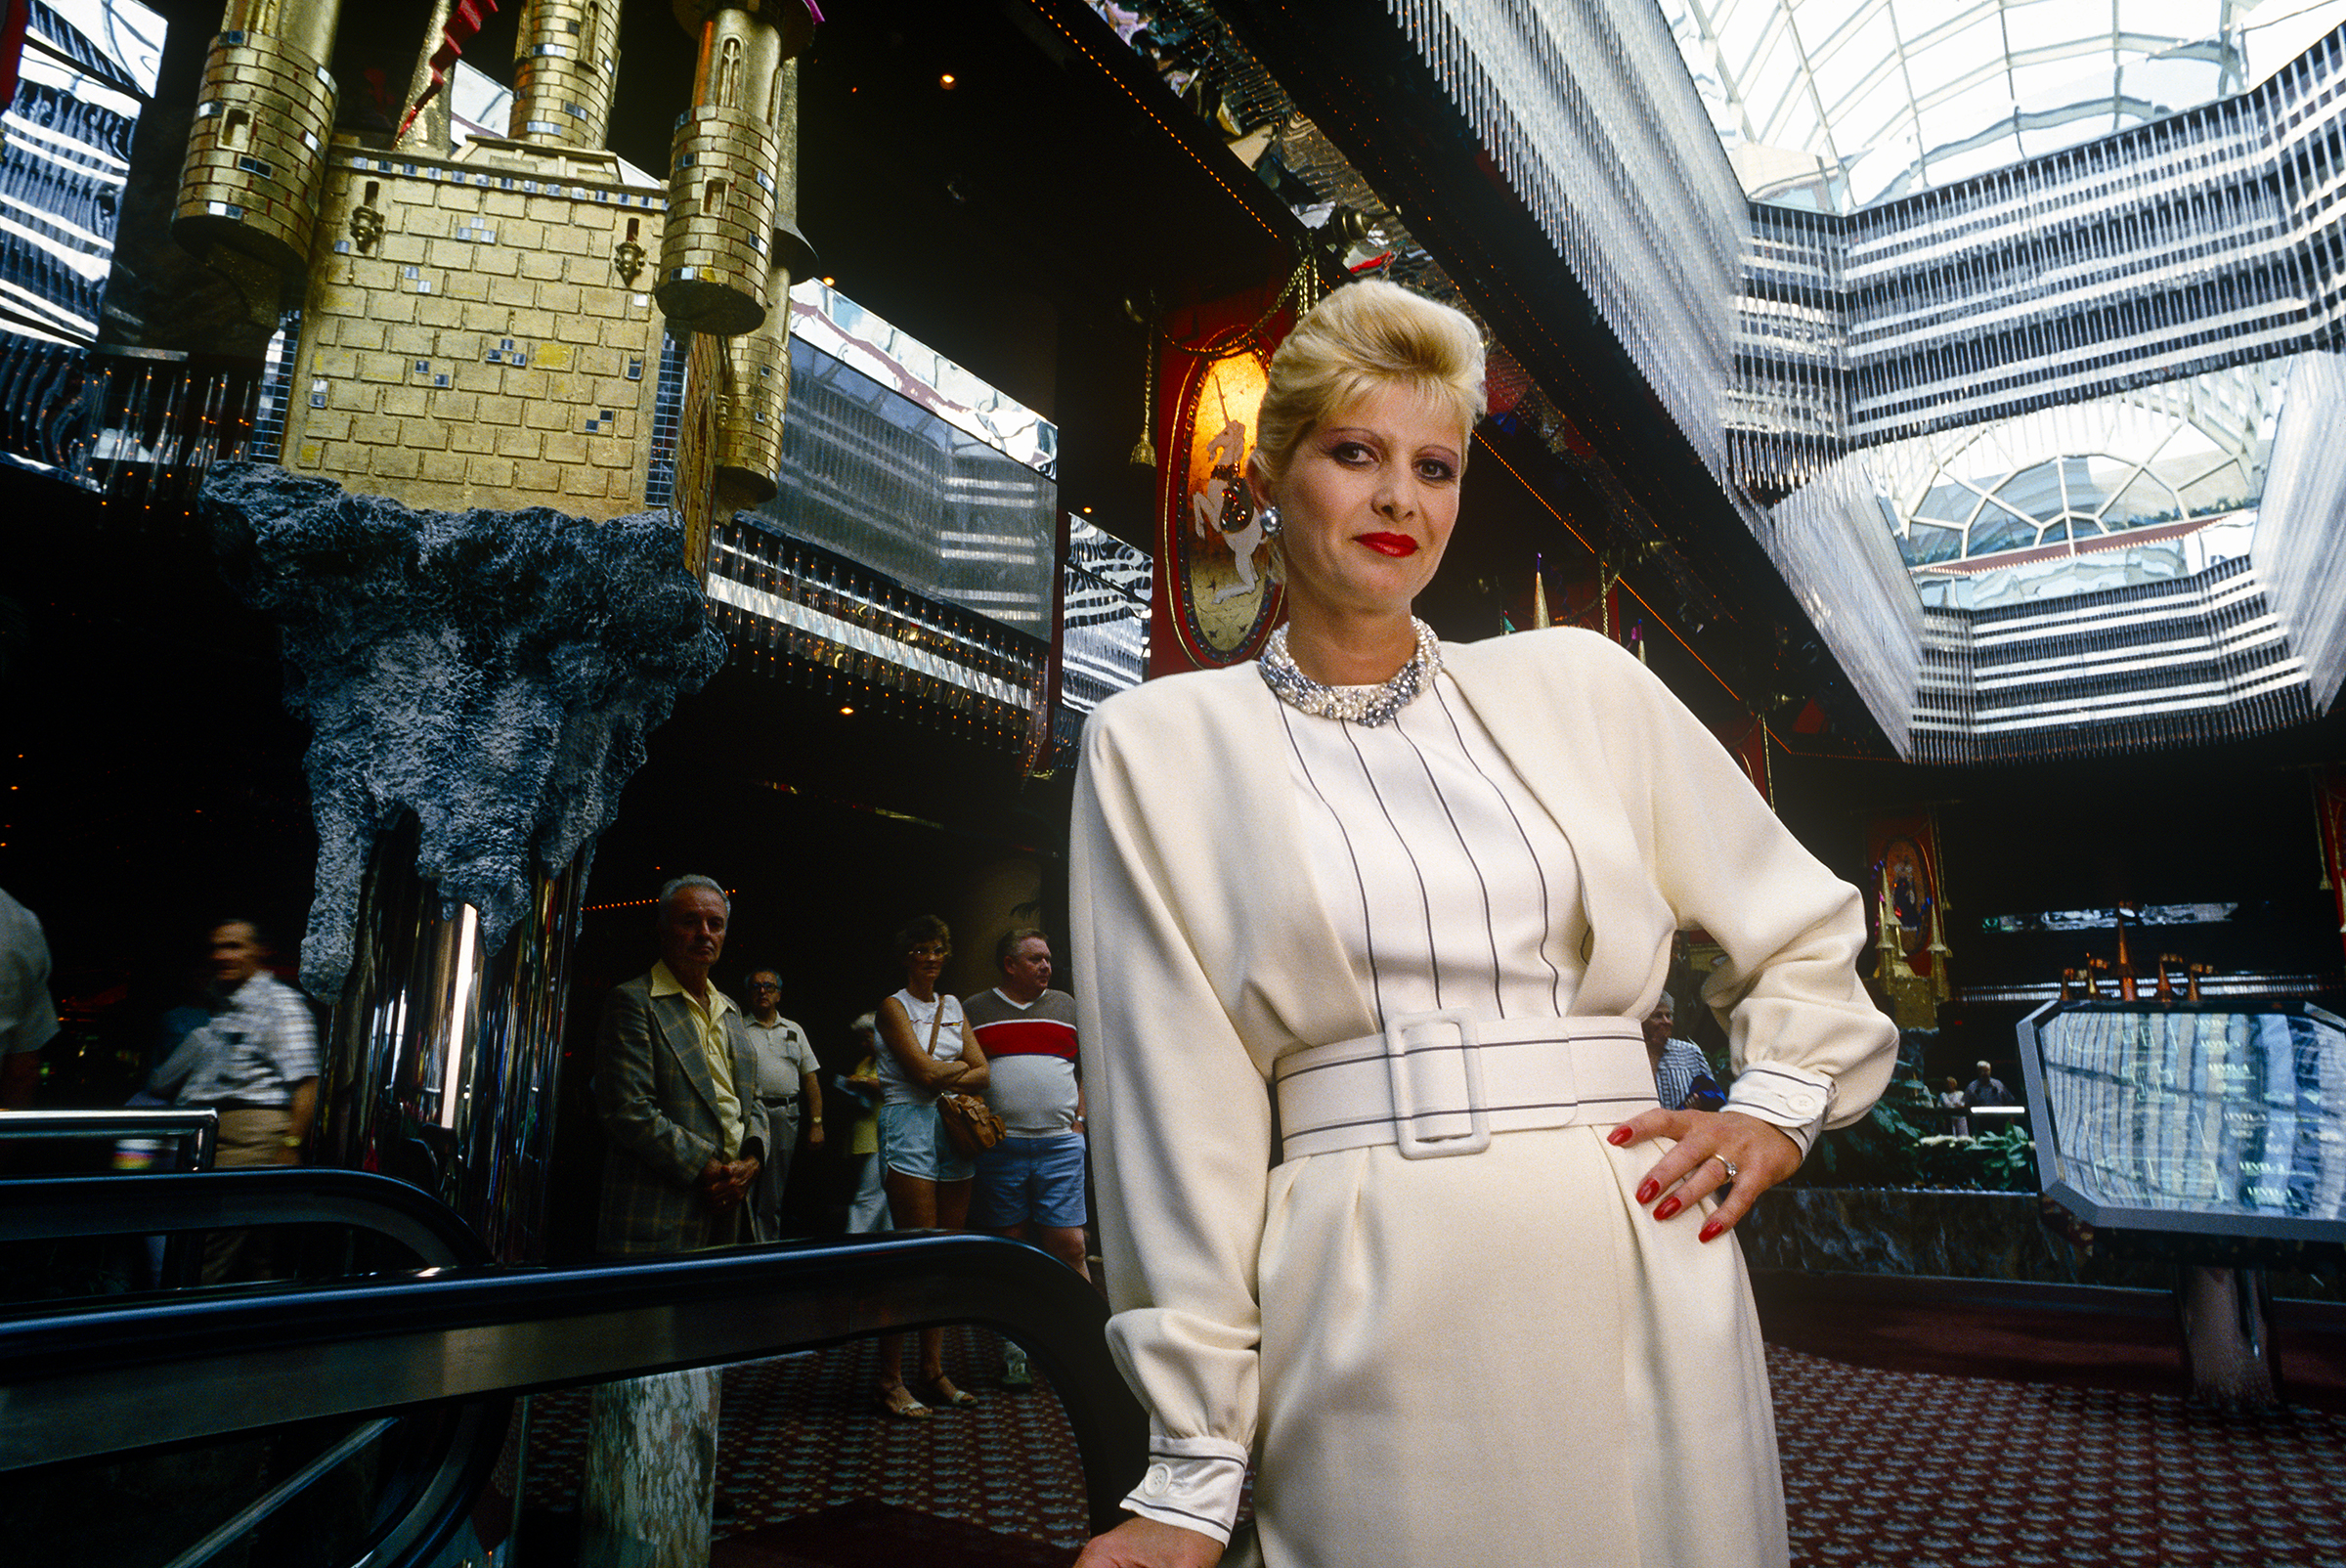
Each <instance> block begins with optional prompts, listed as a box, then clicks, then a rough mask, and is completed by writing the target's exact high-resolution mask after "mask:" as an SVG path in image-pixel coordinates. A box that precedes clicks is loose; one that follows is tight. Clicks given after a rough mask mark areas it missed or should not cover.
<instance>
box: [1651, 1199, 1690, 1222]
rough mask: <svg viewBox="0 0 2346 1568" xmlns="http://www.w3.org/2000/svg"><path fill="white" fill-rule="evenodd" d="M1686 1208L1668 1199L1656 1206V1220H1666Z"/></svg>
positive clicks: (1674, 1200)
mask: <svg viewBox="0 0 2346 1568" xmlns="http://www.w3.org/2000/svg"><path fill="white" fill-rule="evenodd" d="M1685 1206H1686V1205H1685V1204H1683V1203H1681V1202H1679V1201H1678V1200H1677V1199H1676V1198H1664V1199H1662V1201H1661V1202H1659V1203H1656V1204H1655V1205H1654V1218H1656V1219H1658V1220H1666V1219H1668V1218H1670V1217H1671V1216H1672V1215H1673V1214H1675V1213H1676V1212H1677V1211H1678V1210H1679V1209H1682V1208H1684V1207H1685Z"/></svg>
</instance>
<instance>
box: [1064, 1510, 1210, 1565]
mask: <svg viewBox="0 0 2346 1568" xmlns="http://www.w3.org/2000/svg"><path fill="white" fill-rule="evenodd" d="M1221 1560H1222V1544H1221V1543H1220V1542H1218V1541H1216V1540H1215V1539H1214V1538H1213V1537H1212V1536H1209V1535H1205V1534H1203V1533H1201V1532H1199V1531H1196V1530H1184V1529H1183V1528H1182V1527H1181V1526H1179V1525H1177V1524H1161V1523H1159V1522H1158V1521H1156V1520H1154V1519H1144V1518H1142V1517H1141V1516H1140V1515H1138V1514H1135V1515H1133V1517H1131V1518H1129V1519H1127V1520H1125V1521H1124V1522H1123V1523H1122V1524H1120V1525H1118V1526H1116V1527H1115V1528H1114V1529H1113V1530H1110V1531H1109V1532H1108V1534H1106V1535H1104V1536H1094V1537H1092V1539H1091V1540H1090V1541H1088V1542H1086V1543H1085V1544H1084V1547H1083V1555H1082V1556H1080V1557H1078V1558H1076V1559H1075V1568H1214V1564H1215V1563H1217V1562H1220V1561H1221Z"/></svg>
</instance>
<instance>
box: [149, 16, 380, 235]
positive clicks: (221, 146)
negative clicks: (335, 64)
mask: <svg viewBox="0 0 2346 1568" xmlns="http://www.w3.org/2000/svg"><path fill="white" fill-rule="evenodd" d="M340 17H341V6H340V0H229V4H228V11H227V14H226V16H225V17H224V18H223V19H222V21H221V24H220V26H221V30H220V34H219V36H218V37H216V38H214V39H213V40H212V47H211V52H210V54H209V55H207V56H206V57H205V60H204V65H203V85H202V86H201V87H200V88H199V89H198V90H197V92H196V102H195V123H194V126H193V127H192V128H191V130H190V132H189V135H188V160H187V162H186V164H185V165H183V167H182V169H181V173H180V180H179V206H178V209H177V210H176V211H175V212H174V213H173V215H172V221H171V232H172V234H173V235H174V236H176V237H177V238H178V240H179V241H180V243H182V244H184V245H186V246H187V247H188V248H189V249H191V250H193V251H195V253H196V254H198V255H202V254H204V253H205V252H207V251H209V250H210V249H211V248H212V247H213V246H215V245H220V246H224V247H226V248H228V249H230V250H233V251H238V252H240V253H241V254H243V255H247V256H250V257H252V258H254V259H255V260H257V261H260V262H262V263H264V264H265V265H267V266H270V267H274V268H276V269H277V270H278V271H279V272H282V273H300V272H303V271H305V270H306V269H307V268H308V266H309V260H310V239H311V235H312V233H313V231H314V230H315V228H316V226H317V219H318V193H319V187H320V183H321V181H322V179H323V178H324V175H325V172H326V141H327V138H328V137H329V136H330V135H331V134H332V132H333V125H334V79H333V77H332V76H330V75H328V74H327V72H326V64H327V62H329V61H331V60H332V59H333V54H334V28H335V26H336V24H337V23H338V22H339V21H340Z"/></svg>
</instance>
